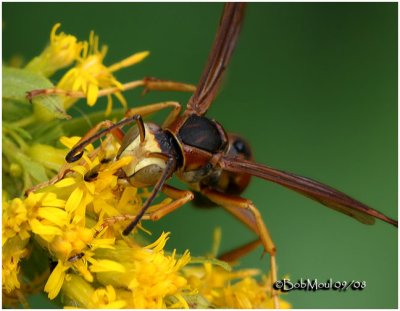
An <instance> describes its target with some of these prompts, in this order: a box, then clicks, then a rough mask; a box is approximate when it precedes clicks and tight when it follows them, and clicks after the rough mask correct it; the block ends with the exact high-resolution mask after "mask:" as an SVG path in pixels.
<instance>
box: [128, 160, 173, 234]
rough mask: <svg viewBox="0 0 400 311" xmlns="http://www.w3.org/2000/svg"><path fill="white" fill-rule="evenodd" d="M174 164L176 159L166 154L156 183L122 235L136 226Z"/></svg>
mask: <svg viewBox="0 0 400 311" xmlns="http://www.w3.org/2000/svg"><path fill="white" fill-rule="evenodd" d="M175 165H176V160H175V159H174V158H173V157H172V156H168V161H167V166H166V168H165V170H164V172H163V174H162V175H161V177H160V179H159V180H158V181H157V184H156V185H155V186H154V189H153V192H152V193H151V195H150V197H149V198H148V199H147V200H146V202H145V203H144V204H143V207H142V209H141V210H140V212H139V214H137V215H136V218H135V219H134V220H133V221H132V222H131V223H130V224H129V225H128V227H126V228H125V229H124V231H123V232H122V234H123V235H128V234H129V233H131V231H132V230H133V229H134V228H135V227H136V225H137V224H138V223H139V221H140V220H141V219H142V217H143V215H144V214H145V213H146V211H147V210H148V208H149V207H150V204H151V203H152V202H153V201H154V199H155V197H156V195H157V194H158V193H159V192H160V191H161V189H162V187H163V186H164V184H165V182H166V180H167V178H168V177H169V176H171V174H172V173H173V172H174V169H175Z"/></svg>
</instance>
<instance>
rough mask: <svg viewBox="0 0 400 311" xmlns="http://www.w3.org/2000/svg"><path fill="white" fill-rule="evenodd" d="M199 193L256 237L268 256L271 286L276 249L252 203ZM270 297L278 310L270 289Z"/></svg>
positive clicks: (238, 252)
mask: <svg viewBox="0 0 400 311" xmlns="http://www.w3.org/2000/svg"><path fill="white" fill-rule="evenodd" d="M201 193H202V194H203V195H204V196H206V197H207V198H209V199H210V200H211V201H212V202H214V203H216V204H218V205H220V206H222V207H223V208H224V209H225V210H227V211H228V212H230V213H231V214H232V215H234V216H235V217H236V218H238V219H239V220H240V221H241V222H243V223H244V224H245V225H246V226H247V227H248V228H249V229H250V230H251V231H253V232H254V233H255V234H257V235H258V237H259V239H260V241H261V244H262V245H263V247H264V251H265V252H267V253H268V254H269V255H270V270H271V278H272V284H274V283H275V282H276V281H277V267H276V257H275V254H276V248H275V244H274V242H273V241H272V239H271V236H270V234H269V232H268V229H267V227H266V226H265V223H264V221H263V219H262V217H261V214H260V212H259V211H258V209H257V208H256V207H255V205H254V204H253V202H251V201H250V200H247V199H244V198H241V197H239V196H233V195H228V194H225V193H221V192H218V191H215V190H212V189H207V188H206V189H202V190H201ZM255 244H256V242H251V243H250V244H246V245H245V246H244V247H241V248H239V249H238V250H236V251H233V252H232V253H231V256H232V257H234V256H236V258H237V256H238V255H239V256H240V255H243V254H244V253H245V252H246V251H248V250H250V249H252V248H254V247H255V246H256V245H255ZM272 295H273V299H274V306H275V308H279V300H278V295H277V292H276V291H275V290H274V289H272Z"/></svg>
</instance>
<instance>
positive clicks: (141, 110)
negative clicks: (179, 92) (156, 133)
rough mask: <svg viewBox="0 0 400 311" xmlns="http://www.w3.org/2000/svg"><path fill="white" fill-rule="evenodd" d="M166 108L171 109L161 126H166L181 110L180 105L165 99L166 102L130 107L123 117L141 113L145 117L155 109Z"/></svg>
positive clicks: (155, 110)
mask: <svg viewBox="0 0 400 311" xmlns="http://www.w3.org/2000/svg"><path fill="white" fill-rule="evenodd" d="M166 108H172V111H171V112H170V113H169V114H168V116H167V118H166V119H165V121H164V123H163V125H162V127H163V128H164V127H166V126H168V125H170V124H171V123H172V122H173V121H175V120H176V118H177V117H178V116H179V114H180V113H181V110H182V106H181V105H180V104H179V103H177V102H173V101H167V102H162V103H156V104H151V105H146V106H141V107H137V108H131V109H129V110H127V112H126V113H125V118H129V117H131V116H134V115H137V114H139V115H141V116H142V117H146V116H149V115H151V114H152V113H155V112H157V111H160V110H163V109H166Z"/></svg>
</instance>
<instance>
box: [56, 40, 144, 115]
mask: <svg viewBox="0 0 400 311" xmlns="http://www.w3.org/2000/svg"><path fill="white" fill-rule="evenodd" d="M106 53H107V46H105V45H103V46H102V48H101V49H99V38H98V36H95V35H94V33H93V32H91V33H90V37H89V42H85V44H84V48H83V50H82V53H81V55H80V57H78V59H77V64H76V66H75V67H74V68H72V69H70V70H69V71H68V72H67V73H66V74H65V75H64V76H63V77H62V79H61V80H60V81H59V82H58V84H57V88H59V89H62V90H66V91H72V92H77V91H81V92H83V93H84V94H85V95H86V100H87V104H88V105H89V106H93V105H94V104H95V103H96V101H97V98H98V94H99V90H100V89H105V88H112V87H115V88H116V91H115V93H114V95H115V96H116V97H117V99H118V100H119V101H120V102H121V104H122V105H123V106H124V107H125V108H126V107H127V103H126V100H125V98H124V97H123V96H122V94H121V91H122V90H123V86H122V84H121V83H120V82H119V81H118V80H117V79H116V78H115V77H114V75H113V72H114V71H116V70H118V69H121V68H124V67H128V66H131V65H134V64H136V63H138V62H140V61H142V60H143V59H144V58H146V57H147V56H148V54H149V52H147V51H145V52H140V53H136V54H133V55H132V56H130V57H128V58H126V59H125V60H122V61H121V62H118V63H116V64H114V65H111V66H110V67H107V66H105V65H104V64H103V61H104V58H105V56H106ZM77 100H78V99H77V98H72V97H67V98H65V101H64V107H65V109H68V108H69V107H71V106H72V105H73V104H74V103H75V102H76V101H77ZM111 109H112V98H111V95H108V105H107V111H106V114H109V113H111Z"/></svg>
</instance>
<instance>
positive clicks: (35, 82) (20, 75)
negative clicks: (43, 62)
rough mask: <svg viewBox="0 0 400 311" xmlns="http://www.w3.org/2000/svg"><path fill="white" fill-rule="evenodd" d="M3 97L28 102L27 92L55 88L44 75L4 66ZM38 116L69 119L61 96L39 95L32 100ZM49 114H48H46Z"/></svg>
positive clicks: (46, 118) (47, 118)
mask: <svg viewBox="0 0 400 311" xmlns="http://www.w3.org/2000/svg"><path fill="white" fill-rule="evenodd" d="M2 86H3V99H8V100H15V101H21V102H27V99H26V94H27V92H29V91H32V90H38V89H48V88H53V87H54V85H53V84H52V83H51V82H50V81H49V80H48V79H46V78H45V77H43V76H42V75H39V74H37V73H33V72H30V71H29V70H25V69H17V68H7V67H3V85H2ZM32 103H33V104H34V110H35V113H36V115H37V116H38V117H43V118H44V119H45V120H49V119H51V118H58V119H69V118H70V116H69V115H68V114H67V113H66V112H65V110H64V106H63V103H62V101H61V98H60V97H59V96H49V95H43V96H37V97H34V98H33V100H32ZM46 114H47V115H46Z"/></svg>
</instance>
